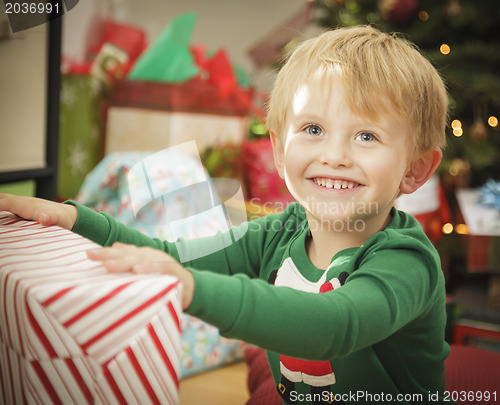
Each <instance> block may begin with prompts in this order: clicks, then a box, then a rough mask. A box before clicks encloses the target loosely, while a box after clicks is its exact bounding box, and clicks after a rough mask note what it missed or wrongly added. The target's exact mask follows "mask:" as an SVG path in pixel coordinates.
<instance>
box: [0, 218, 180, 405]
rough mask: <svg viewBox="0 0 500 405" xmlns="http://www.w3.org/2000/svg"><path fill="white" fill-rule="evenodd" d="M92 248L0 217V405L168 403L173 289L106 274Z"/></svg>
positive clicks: (174, 329)
mask: <svg viewBox="0 0 500 405" xmlns="http://www.w3.org/2000/svg"><path fill="white" fill-rule="evenodd" d="M96 247H97V245H95V244H94V243H92V242H90V241H89V240H87V239H85V238H82V237H81V236H79V235H76V234H74V233H72V232H70V231H66V230H64V229H61V228H59V227H44V226H41V225H40V224H38V223H36V222H31V221H24V220H20V219H19V218H17V217H15V216H13V215H11V214H8V213H0V290H1V291H2V295H1V297H2V298H1V300H0V372H1V373H0V374H1V378H0V402H2V403H5V404H15V403H28V404H51V403H53V404H56V403H59V404H86V403H89V404H90V403H96V404H115V403H122V404H123V403H140V404H148V403H157V404H158V403H161V404H177V403H178V376H179V355H180V337H179V336H180V321H179V319H180V314H181V303H180V288H181V286H180V284H179V282H178V280H177V279H175V278H173V277H170V276H165V275H153V274H150V275H136V274H132V273H121V274H110V273H108V272H107V271H106V270H105V269H104V267H103V266H102V265H101V264H100V263H98V262H93V261H90V260H89V259H87V256H86V253H85V251H86V250H87V249H90V248H96Z"/></svg>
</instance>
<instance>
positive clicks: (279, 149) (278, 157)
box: [269, 131, 285, 180]
mask: <svg viewBox="0 0 500 405" xmlns="http://www.w3.org/2000/svg"><path fill="white" fill-rule="evenodd" d="M269 135H270V136H271V145H272V147H273V158H274V166H275V167H276V170H277V171H278V174H279V176H280V177H281V178H282V179H283V180H284V179H285V170H284V165H283V160H284V154H285V147H284V145H283V144H282V142H281V139H280V137H279V136H278V135H276V133H275V132H274V131H269Z"/></svg>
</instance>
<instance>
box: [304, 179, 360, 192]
mask: <svg viewBox="0 0 500 405" xmlns="http://www.w3.org/2000/svg"><path fill="white" fill-rule="evenodd" d="M313 180H314V182H315V183H316V184H318V185H319V186H322V187H326V188H333V189H335V190H340V189H350V188H354V187H356V186H358V185H359V184H356V183H353V182H351V181H346V180H332V179H327V178H324V177H315V178H314V179H313Z"/></svg>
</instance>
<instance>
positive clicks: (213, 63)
mask: <svg viewBox="0 0 500 405" xmlns="http://www.w3.org/2000/svg"><path fill="white" fill-rule="evenodd" d="M195 21H196V15H195V14H183V15H181V16H179V17H177V18H175V19H174V20H172V21H171V22H170V23H169V24H168V25H167V26H166V27H165V29H164V30H163V31H162V32H161V34H160V35H159V36H158V38H157V39H156V40H155V41H154V42H153V43H151V44H148V43H147V40H146V35H145V33H144V32H143V30H141V29H138V28H136V27H133V26H130V25H125V24H118V23H116V22H112V21H108V22H106V25H105V28H104V32H103V36H102V40H101V42H100V44H99V45H98V46H96V47H94V48H93V49H91V50H90V51H89V53H88V56H87V58H86V61H85V62H84V63H74V62H72V61H69V60H63V72H64V74H63V77H62V87H61V120H60V124H61V126H60V128H61V131H60V134H61V137H60V158H59V169H60V170H59V173H60V175H59V187H58V190H59V198H60V199H67V198H74V197H75V196H76V195H77V193H78V191H79V188H80V186H81V185H82V183H83V181H84V179H85V177H86V176H87V175H88V173H89V172H90V171H91V170H92V169H93V168H94V167H95V166H96V164H97V163H98V162H99V161H100V160H101V159H102V158H103V157H104V156H107V155H109V154H113V153H120V152H128V151H152V152H153V151H159V150H163V149H165V148H168V147H170V146H174V145H178V144H181V143H184V142H187V141H192V140H195V142H196V145H197V147H198V150H199V153H200V156H201V159H202V162H203V163H204V165H205V167H206V169H207V171H208V173H209V174H210V175H211V176H212V177H218V178H234V179H237V180H238V181H240V182H241V184H242V185H243V188H244V192H245V198H246V199H247V200H252V199H253V200H254V201H260V202H262V203H280V204H282V203H287V202H289V201H291V197H290V195H289V194H288V192H287V191H286V188H285V186H284V183H283V181H282V180H281V179H280V178H279V177H278V175H277V173H276V171H275V169H274V165H273V160H272V151H271V144H270V140H269V137H268V136H266V132H265V131H261V135H260V136H249V134H250V133H251V132H252V131H251V128H252V126H253V125H254V124H255V123H257V124H258V125H260V126H261V124H262V120H263V117H264V113H263V111H262V105H263V101H264V98H265V95H262V94H258V93H257V92H256V91H254V89H253V88H252V86H251V83H250V80H249V78H248V76H247V75H246V74H245V73H244V71H243V70H242V69H239V68H238V67H237V66H233V65H232V64H231V62H230V60H229V58H228V56H227V55H226V52H225V51H224V50H223V49H220V50H217V51H216V52H208V51H207V49H206V48H205V46H203V45H192V44H191V43H190V41H191V33H192V31H193V28H194V25H195ZM254 135H255V134H254Z"/></svg>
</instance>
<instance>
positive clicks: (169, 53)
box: [128, 13, 199, 83]
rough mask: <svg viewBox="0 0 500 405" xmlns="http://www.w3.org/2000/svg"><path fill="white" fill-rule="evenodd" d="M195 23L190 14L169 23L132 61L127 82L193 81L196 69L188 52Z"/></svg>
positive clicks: (194, 17) (193, 17)
mask: <svg viewBox="0 0 500 405" xmlns="http://www.w3.org/2000/svg"><path fill="white" fill-rule="evenodd" d="M195 21H196V15H195V14H193V13H187V14H182V15H180V16H179V17H176V18H175V19H174V20H172V21H171V22H170V24H168V25H167V26H166V27H165V29H164V30H163V32H162V33H161V34H160V35H159V37H158V38H157V39H156V40H155V41H154V42H153V43H152V44H151V45H150V46H149V48H148V49H146V50H145V51H144V52H143V54H142V55H141V56H140V57H139V59H138V60H137V61H136V63H135V65H134V67H133V68H132V70H131V71H130V73H129V75H128V79H130V80H145V81H158V82H168V83H181V82H184V81H186V80H189V79H191V78H193V77H196V76H197V75H198V73H199V68H198V66H196V64H195V61H194V58H193V55H192V54H191V52H190V50H189V45H190V42H191V34H192V32H193V28H194V24H195Z"/></svg>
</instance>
